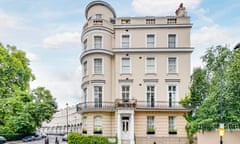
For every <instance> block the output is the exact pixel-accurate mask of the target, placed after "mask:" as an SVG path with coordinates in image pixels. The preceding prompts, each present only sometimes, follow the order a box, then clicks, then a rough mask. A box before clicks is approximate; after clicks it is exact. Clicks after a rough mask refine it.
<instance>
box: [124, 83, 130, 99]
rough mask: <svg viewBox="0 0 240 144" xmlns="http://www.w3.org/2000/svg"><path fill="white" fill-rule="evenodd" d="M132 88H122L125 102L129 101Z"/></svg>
mask: <svg viewBox="0 0 240 144" xmlns="http://www.w3.org/2000/svg"><path fill="white" fill-rule="evenodd" d="M129 90H130V87H129V86H128V85H125V86H122V99H123V101H128V100H129V95H130V92H129Z"/></svg>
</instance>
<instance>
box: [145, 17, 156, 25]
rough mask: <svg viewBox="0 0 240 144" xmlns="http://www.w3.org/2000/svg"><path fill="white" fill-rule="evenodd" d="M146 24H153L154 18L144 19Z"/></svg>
mask: <svg viewBox="0 0 240 144" xmlns="http://www.w3.org/2000/svg"><path fill="white" fill-rule="evenodd" d="M146 24H155V19H153V18H150V19H146Z"/></svg>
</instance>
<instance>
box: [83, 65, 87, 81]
mask: <svg viewBox="0 0 240 144" xmlns="http://www.w3.org/2000/svg"><path fill="white" fill-rule="evenodd" d="M87 75H88V62H87V61H84V62H83V77H85V76H87Z"/></svg>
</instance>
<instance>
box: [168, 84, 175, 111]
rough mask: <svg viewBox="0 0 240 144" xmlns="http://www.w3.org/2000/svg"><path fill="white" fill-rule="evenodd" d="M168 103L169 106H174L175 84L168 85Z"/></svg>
mask: <svg viewBox="0 0 240 144" xmlns="http://www.w3.org/2000/svg"><path fill="white" fill-rule="evenodd" d="M168 103H169V105H168V106H169V107H174V106H176V104H177V103H176V85H169V86H168Z"/></svg>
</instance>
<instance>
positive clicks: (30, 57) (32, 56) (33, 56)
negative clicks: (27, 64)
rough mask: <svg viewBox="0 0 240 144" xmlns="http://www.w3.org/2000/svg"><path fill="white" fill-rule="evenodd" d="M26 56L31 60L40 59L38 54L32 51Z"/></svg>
mask: <svg viewBox="0 0 240 144" xmlns="http://www.w3.org/2000/svg"><path fill="white" fill-rule="evenodd" d="M26 56H27V58H28V59H29V60H30V61H31V62H34V61H38V60H39V58H38V56H37V55H35V54H34V53H31V52H26Z"/></svg>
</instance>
